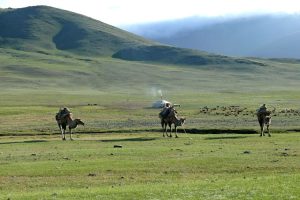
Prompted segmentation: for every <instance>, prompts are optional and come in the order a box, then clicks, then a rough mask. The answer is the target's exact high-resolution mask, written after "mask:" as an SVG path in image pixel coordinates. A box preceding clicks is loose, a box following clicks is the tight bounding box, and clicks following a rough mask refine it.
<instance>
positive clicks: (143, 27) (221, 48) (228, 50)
mask: <svg viewBox="0 0 300 200" xmlns="http://www.w3.org/2000/svg"><path fill="white" fill-rule="evenodd" d="M124 28H125V29H126V30H128V31H131V32H133V33H135V34H138V35H141V36H143V37H146V38H148V39H152V40H155V41H158V42H161V43H164V44H168V45H174V46H177V47H184V48H191V49H198V50H203V51H208V52H211V53H217V54H223V55H227V56H255V57H268V58H300V45H298V44H299V41H300V15H298V14H293V15H288V14H276V15H275V14H266V15H252V16H251V15H250V16H239V17H237V16H235V17H213V18H203V17H202V18H201V17H192V18H186V19H181V20H176V21H165V22H161V23H152V24H139V25H131V26H128V27H124Z"/></svg>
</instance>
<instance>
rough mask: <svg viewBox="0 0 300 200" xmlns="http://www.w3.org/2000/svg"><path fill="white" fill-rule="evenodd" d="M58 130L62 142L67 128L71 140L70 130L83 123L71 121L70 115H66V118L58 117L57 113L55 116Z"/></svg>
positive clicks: (75, 120)
mask: <svg viewBox="0 0 300 200" xmlns="http://www.w3.org/2000/svg"><path fill="white" fill-rule="evenodd" d="M55 119H56V122H57V125H58V128H59V130H60V132H61V136H62V140H66V137H65V133H66V128H67V126H68V128H69V133H70V140H73V138H72V129H75V128H76V127H77V126H78V125H83V126H84V123H83V122H82V121H81V120H80V119H74V120H73V119H72V117H71V113H69V114H67V115H66V116H63V117H60V116H59V113H57V114H56V116H55Z"/></svg>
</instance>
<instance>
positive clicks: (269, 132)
mask: <svg viewBox="0 0 300 200" xmlns="http://www.w3.org/2000/svg"><path fill="white" fill-rule="evenodd" d="M269 126H270V125H267V131H268V135H269V137H271V134H270V129H269Z"/></svg>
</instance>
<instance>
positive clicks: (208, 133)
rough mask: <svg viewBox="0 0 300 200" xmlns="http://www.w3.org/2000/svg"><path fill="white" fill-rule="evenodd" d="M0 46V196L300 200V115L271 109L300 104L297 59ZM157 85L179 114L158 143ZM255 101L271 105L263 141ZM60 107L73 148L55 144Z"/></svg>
mask: <svg viewBox="0 0 300 200" xmlns="http://www.w3.org/2000/svg"><path fill="white" fill-rule="evenodd" d="M0 51H1V54H0V59H1V63H0V89H1V90H0V95H1V98H0V199H299V197H300V191H299V188H298V187H297V186H298V185H299V177H300V170H299V166H300V165H299V164H300V159H299V153H300V149H299V133H298V131H299V130H300V126H299V119H300V116H299V115H298V113H295V112H286V113H280V112H279V111H281V110H285V109H286V108H288V109H293V110H296V111H298V110H299V107H300V102H299V98H300V96H299V94H300V93H299V86H300V85H299V84H300V83H299V81H298V77H299V73H300V70H299V62H298V61H296V60H293V62H287V61H286V60H284V61H281V60H279V61H278V60H276V61H275V60H259V59H252V58H251V60H253V61H255V62H259V63H263V65H255V64H250V65H249V64H239V65H237V64H228V65H226V64H224V65H204V66H186V65H166V64H155V63H145V62H129V61H122V60H118V59H112V58H109V57H101V58H97V57H83V56H76V55H73V54H68V53H64V54H55V53H54V52H53V54H43V53H32V52H31V53H29V52H23V51H17V50H9V49H0ZM159 90H162V92H163V95H164V98H166V99H168V100H170V101H172V102H174V103H179V104H181V107H179V108H178V112H179V114H180V115H181V116H185V117H186V118H187V123H186V126H185V128H186V130H187V132H188V134H183V133H182V131H180V138H179V139H174V138H163V137H162V134H161V130H160V125H159V120H158V117H157V116H158V112H159V110H157V109H153V108H150V107H151V105H152V103H153V102H154V101H156V100H158V99H160V96H159V92H158V91H159ZM261 103H266V104H267V106H274V107H276V111H277V113H276V116H274V117H273V124H272V128H271V131H272V137H271V138H268V137H263V138H260V137H259V136H258V134H257V131H258V126H257V122H256V118H255V116H254V115H253V114H251V112H254V111H255V109H256V108H257V107H258V106H259V105H260V104H261ZM61 106H68V107H69V108H70V109H71V110H72V112H73V115H74V117H79V118H81V119H82V120H83V121H84V122H85V123H86V126H85V127H79V128H78V129H76V133H75V141H72V142H71V141H65V142H63V141H61V140H60V135H59V131H58V128H57V127H56V123H55V120H54V115H55V113H56V112H57V111H58V108H59V107H61ZM205 106H207V107H209V108H211V109H212V110H213V109H214V108H216V107H229V106H240V107H241V108H247V110H246V111H249V113H246V111H245V113H241V114H239V115H235V114H231V115H225V112H223V113H222V112H221V111H220V113H218V114H217V111H216V110H213V111H211V112H209V113H203V112H201V109H202V108H203V107H205ZM244 114H245V115H244ZM246 114H247V115H246ZM116 144H118V145H122V146H123V148H113V146H114V145H116Z"/></svg>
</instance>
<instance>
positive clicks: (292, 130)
mask: <svg viewBox="0 0 300 200" xmlns="http://www.w3.org/2000/svg"><path fill="white" fill-rule="evenodd" d="M286 131H287V132H300V129H288V130H286Z"/></svg>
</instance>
